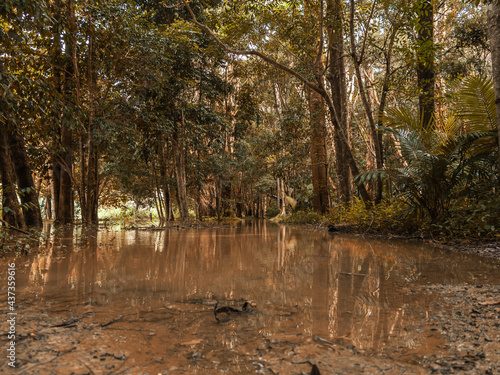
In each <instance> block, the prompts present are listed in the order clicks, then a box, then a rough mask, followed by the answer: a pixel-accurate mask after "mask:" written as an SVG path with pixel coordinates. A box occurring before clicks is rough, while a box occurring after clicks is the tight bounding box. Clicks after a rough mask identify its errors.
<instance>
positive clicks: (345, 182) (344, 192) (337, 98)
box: [327, 0, 354, 202]
mask: <svg viewBox="0 0 500 375" xmlns="http://www.w3.org/2000/svg"><path fill="white" fill-rule="evenodd" d="M341 7H342V4H341V1H340V0H329V1H328V2H327V19H328V25H329V28H328V38H329V43H328V44H329V46H330V48H329V51H328V53H329V60H330V70H329V74H328V76H327V78H328V81H329V83H330V87H331V90H332V102H333V103H332V104H333V109H332V108H331V109H330V112H332V110H333V114H332V123H333V129H334V147H335V160H336V162H335V170H336V173H337V181H338V190H337V191H338V195H339V197H338V198H339V199H340V201H341V202H349V201H350V200H351V199H352V187H351V173H353V171H351V166H350V164H351V163H350V162H349V158H353V156H352V155H351V154H352V151H351V150H350V146H349V127H348V124H347V88H346V77H345V62H344V37H343V32H342V8H341ZM353 160H354V159H353Z"/></svg>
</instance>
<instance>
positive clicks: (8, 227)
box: [0, 219, 30, 234]
mask: <svg viewBox="0 0 500 375" xmlns="http://www.w3.org/2000/svg"><path fill="white" fill-rule="evenodd" d="M0 221H1V222H2V223H4V224H5V225H6V226H5V228H7V229H11V230H13V231H16V232H19V233H22V234H30V233H29V232H26V231H25V230H22V229H19V228H17V227H15V226H13V225H10V224H9V223H8V222H6V221H5V220H3V219H0Z"/></svg>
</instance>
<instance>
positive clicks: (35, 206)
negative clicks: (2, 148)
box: [7, 130, 43, 228]
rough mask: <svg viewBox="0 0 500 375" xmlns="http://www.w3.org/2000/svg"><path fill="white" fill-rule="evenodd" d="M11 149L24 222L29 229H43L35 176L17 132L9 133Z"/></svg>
mask: <svg viewBox="0 0 500 375" xmlns="http://www.w3.org/2000/svg"><path fill="white" fill-rule="evenodd" d="M7 137H8V142H9V149H10V153H11V157H12V160H13V161H14V169H15V172H16V176H17V186H18V194H19V197H20V199H21V208H22V211H23V216H24V222H25V223H26V226H27V227H31V228H42V226H43V222H42V214H41V212H40V204H39V203H38V195H37V193H36V189H35V183H34V181H33V175H32V171H31V167H30V163H29V159H28V155H27V154H26V149H25V147H24V140H23V139H22V137H21V135H20V134H19V133H18V132H17V130H12V131H10V132H7Z"/></svg>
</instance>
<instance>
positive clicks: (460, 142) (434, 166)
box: [356, 76, 499, 233]
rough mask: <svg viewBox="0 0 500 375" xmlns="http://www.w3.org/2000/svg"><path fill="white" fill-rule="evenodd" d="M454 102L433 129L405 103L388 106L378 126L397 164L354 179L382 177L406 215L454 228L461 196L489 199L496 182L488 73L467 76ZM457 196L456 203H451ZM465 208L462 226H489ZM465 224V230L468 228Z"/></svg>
mask: <svg viewBox="0 0 500 375" xmlns="http://www.w3.org/2000/svg"><path fill="white" fill-rule="evenodd" d="M456 103H457V104H456V106H457V110H456V115H453V114H449V115H448V117H447V118H441V119H438V121H437V122H436V123H437V127H436V129H425V128H424V127H423V126H422V124H421V123H420V122H419V121H418V120H417V117H416V116H414V115H412V113H411V112H410V111H409V110H408V109H405V108H397V109H391V110H389V111H388V115H387V117H386V124H387V125H388V127H385V128H383V130H384V131H385V132H386V133H388V134H390V135H392V137H393V138H394V140H395V142H396V146H397V150H398V151H399V153H400V155H401V157H400V160H399V165H397V166H396V167H395V168H392V169H389V168H387V169H385V170H382V171H373V172H366V173H364V174H361V175H360V176H358V177H357V178H356V181H357V182H358V183H365V182H367V181H369V180H373V179H375V178H383V179H385V180H386V181H387V184H388V186H392V187H393V189H394V190H395V195H396V197H397V198H398V199H399V200H400V201H401V202H402V203H404V205H405V206H406V217H407V218H412V220H414V221H416V222H421V223H426V222H427V221H428V220H430V222H431V223H432V224H433V225H434V227H436V226H442V228H444V226H443V225H445V224H443V223H449V225H450V228H454V227H455V225H454V223H458V222H459V221H460V220H458V218H459V217H460V216H459V215H458V216H457V207H460V206H462V207H463V204H464V202H469V204H471V205H475V204H476V203H475V202H481V201H483V200H485V199H486V201H487V200H489V199H490V198H491V196H493V195H494V194H495V193H494V191H495V187H498V184H499V180H498V172H497V166H496V155H495V154H496V152H497V150H496V144H497V138H496V137H497V133H496V123H495V122H494V119H495V116H496V114H495V106H494V93H493V86H492V81H491V79H487V78H484V77H476V76H471V77H469V78H467V79H466V80H465V81H464V82H463V84H462V87H461V90H460V91H459V93H458V95H457V102H456ZM478 199H479V201H478ZM457 202H462V204H459V205H457ZM478 204H479V203H478ZM479 206H480V207H481V206H482V204H480V205H479ZM468 210H469V211H470V213H471V215H472V216H471V217H470V219H467V225H466V227H469V229H470V227H471V226H472V224H473V223H475V224H476V225H477V228H476V229H474V230H475V231H477V232H478V233H482V231H484V230H486V228H484V227H482V225H483V224H482V223H484V225H486V226H487V228H488V229H491V228H493V226H492V225H491V224H487V223H489V219H488V220H486V219H485V218H486V216H487V215H486V214H485V215H486V216H484V215H483V216H482V219H481V220H480V221H478V220H477V217H478V216H481V215H482V211H481V210H479V211H477V210H476V209H475V208H474V209H472V208H471V207H469V209H468ZM490 216H491V215H490ZM493 216H494V215H493ZM488 217H489V216H488ZM483 219H484V220H483ZM429 229H430V228H429ZM469 229H468V230H467V233H472V232H473V231H474V230H472V232H471V231H470V230H469ZM497 229H498V228H497ZM450 230H452V231H453V230H454V229H450Z"/></svg>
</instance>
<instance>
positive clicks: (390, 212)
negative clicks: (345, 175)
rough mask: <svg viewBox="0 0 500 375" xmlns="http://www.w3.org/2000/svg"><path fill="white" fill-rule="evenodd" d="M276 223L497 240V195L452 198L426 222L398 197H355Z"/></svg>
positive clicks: (499, 201) (499, 235)
mask: <svg viewBox="0 0 500 375" xmlns="http://www.w3.org/2000/svg"><path fill="white" fill-rule="evenodd" d="M277 221H279V222H283V223H289V224H311V225H318V226H320V227H324V226H327V225H330V224H334V225H338V226H340V227H342V226H346V227H348V228H349V229H350V230H352V231H355V232H362V233H386V234H389V233H391V234H399V235H418V236H422V237H430V238H434V239H439V240H445V241H447V240H453V239H471V240H477V239H481V240H494V241H498V240H500V224H498V223H500V197H496V196H492V197H489V198H488V199H482V200H477V201H471V200H470V199H461V200H455V201H454V202H453V204H452V205H451V208H450V210H449V212H448V213H447V215H446V216H445V217H444V219H442V220H440V221H439V222H436V223H433V224H431V223H430V220H429V219H428V218H426V217H417V216H414V215H411V214H410V213H409V211H408V207H407V206H406V205H405V204H404V203H403V202H402V201H400V200H394V201H385V202H382V203H381V204H379V205H376V206H367V205H366V204H365V203H363V202H362V201H361V200H359V199H356V200H354V201H353V202H352V203H350V204H349V205H344V206H343V205H338V206H336V207H334V208H333V209H331V210H330V211H329V212H328V213H326V214H325V215H321V214H319V213H317V212H315V211H296V212H293V213H292V214H290V215H286V216H280V217H279V220H277Z"/></svg>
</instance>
